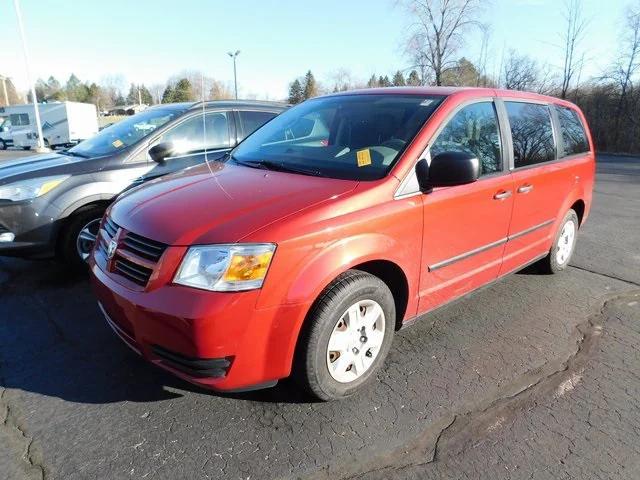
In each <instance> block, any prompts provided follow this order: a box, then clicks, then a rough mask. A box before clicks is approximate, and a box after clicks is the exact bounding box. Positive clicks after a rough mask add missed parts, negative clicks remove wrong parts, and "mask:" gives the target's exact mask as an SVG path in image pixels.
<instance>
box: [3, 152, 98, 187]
mask: <svg viewBox="0 0 640 480" xmlns="http://www.w3.org/2000/svg"><path fill="white" fill-rule="evenodd" d="M84 160H86V159H85V158H80V157H71V156H68V155H60V154H58V153H45V154H42V155H33V156H30V157H22V158H16V159H12V160H2V161H0V183H5V182H3V180H7V179H10V178H11V177H18V176H21V177H23V178H24V177H25V175H24V174H26V173H29V175H28V178H36V177H39V176H41V175H39V173H40V172H42V175H46V174H47V173H46V172H45V170H48V169H51V168H55V167H59V166H62V165H68V164H71V163H75V162H78V161H84Z"/></svg>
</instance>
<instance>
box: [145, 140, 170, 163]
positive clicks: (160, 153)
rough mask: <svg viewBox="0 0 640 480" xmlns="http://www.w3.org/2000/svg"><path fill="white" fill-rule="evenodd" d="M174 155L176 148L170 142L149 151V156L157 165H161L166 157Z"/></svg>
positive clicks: (155, 146)
mask: <svg viewBox="0 0 640 480" xmlns="http://www.w3.org/2000/svg"><path fill="white" fill-rule="evenodd" d="M175 154H176V148H175V145H174V144H173V143H172V142H164V143H159V144H157V145H154V146H153V147H151V148H150V149H149V156H150V157H151V159H152V160H153V161H154V162H156V163H159V164H163V163H164V161H165V160H166V159H167V157H170V156H172V155H175Z"/></svg>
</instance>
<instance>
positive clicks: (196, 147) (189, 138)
mask: <svg viewBox="0 0 640 480" xmlns="http://www.w3.org/2000/svg"><path fill="white" fill-rule="evenodd" d="M163 142H172V143H174V144H175V145H176V146H177V147H178V150H179V151H180V152H184V153H193V152H199V151H202V150H204V149H205V148H207V149H211V150H214V149H221V148H229V146H230V141H229V119H228V116H227V112H211V113H207V114H205V116H204V120H203V118H202V115H196V116H195V117H191V118H189V119H188V120H185V121H184V122H182V123H180V124H179V125H177V126H176V127H175V128H173V129H171V130H169V131H168V132H165V133H164V134H162V135H161V136H160V138H158V139H157V141H156V142H154V143H163Z"/></svg>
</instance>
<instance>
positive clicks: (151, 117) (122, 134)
mask: <svg viewBox="0 0 640 480" xmlns="http://www.w3.org/2000/svg"><path fill="white" fill-rule="evenodd" d="M184 111H185V109H183V108H152V109H149V110H146V111H144V112H141V113H138V114H136V115H133V116H131V117H129V118H126V119H124V120H121V121H119V122H117V123H114V124H113V125H111V126H110V127H107V128H105V129H104V130H102V131H101V132H99V133H98V134H97V135H96V136H94V137H91V138H90V139H88V140H85V141H84V142H80V143H79V144H78V145H76V146H75V147H73V148H71V149H69V152H71V153H72V154H76V155H78V156H81V157H100V156H102V155H110V154H112V153H115V152H117V151H118V150H122V149H123V148H126V147H129V146H131V145H133V144H134V143H136V142H137V141H139V140H141V139H142V138H144V137H146V136H147V135H149V134H150V133H151V132H153V131H154V130H155V129H156V128H159V127H161V126H162V125H164V124H165V123H167V122H170V121H171V120H173V119H174V118H176V117H178V116H180V115H181V114H182V113H183V112H184Z"/></svg>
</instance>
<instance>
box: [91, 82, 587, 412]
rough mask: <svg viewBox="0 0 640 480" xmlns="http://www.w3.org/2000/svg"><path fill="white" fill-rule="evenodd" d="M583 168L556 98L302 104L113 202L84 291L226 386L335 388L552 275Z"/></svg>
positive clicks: (366, 94)
mask: <svg viewBox="0 0 640 480" xmlns="http://www.w3.org/2000/svg"><path fill="white" fill-rule="evenodd" d="M165 147H166V148H164V150H165V151H166V152H171V151H172V146H171V145H166V146H165ZM166 161H171V159H170V158H169V159H167V160H166ZM594 170H595V157H594V149H593V143H592V140H591V137H590V134H589V130H588V128H587V126H586V122H585V119H584V116H583V115H582V113H581V112H580V110H579V109H578V108H577V107H575V106H574V105H572V104H571V103H568V102H566V101H562V100H558V99H555V98H551V97H546V96H541V95H535V94H530V93H523V92H515V91H505V90H495V89H482V88H471V89H457V88H385V89H372V90H363V91H356V92H345V93H339V94H335V95H329V96H325V97H319V98H315V99H312V100H308V101H306V102H304V103H302V104H301V105H298V106H296V107H294V108H291V109H290V110H288V111H286V112H284V113H282V114H281V115H280V116H278V117H276V118H275V119H273V120H271V121H270V122H268V123H267V124H266V125H265V126H263V127H262V128H260V129H259V130H257V131H256V132H255V133H254V134H253V135H251V136H250V137H248V138H247V139H246V140H245V141H244V142H242V143H241V144H240V145H239V146H237V147H236V148H235V149H234V150H233V151H231V153H230V154H228V155H227V156H226V157H225V158H223V159H222V161H219V162H215V163H210V164H208V165H203V166H199V167H194V168H190V169H188V170H185V171H182V172H181V173H178V174H176V175H172V176H170V177H165V178H164V179H161V180H158V181H153V182H151V183H149V184H147V185H145V186H142V187H139V188H137V189H134V190H132V191H131V192H129V193H127V194H125V195H124V196H122V197H121V198H120V199H119V200H118V201H116V202H115V204H113V205H112V206H111V208H110V209H109V211H108V212H107V213H106V215H105V218H104V219H103V221H102V225H101V229H100V233H99V239H98V242H97V244H96V248H95V250H94V253H93V257H92V260H91V264H90V265H91V271H92V282H93V285H94V289H95V292H96V294H97V297H98V300H99V305H100V308H101V310H102V312H103V313H104V316H105V317H106V320H107V322H108V324H109V325H110V326H111V327H112V328H113V330H114V331H115V332H116V333H117V334H118V335H119V336H120V337H121V338H122V340H123V341H124V342H125V343H126V344H127V345H128V346H129V347H131V348H132V349H133V350H135V351H136V352H138V353H139V354H140V355H142V356H144V357H145V358H147V359H148V360H150V361H151V362H153V363H155V364H156V365H158V366H160V367H162V368H164V369H166V370H169V371H171V372H173V373H174V374H175V375H177V376H179V377H181V378H183V379H185V380H188V381H190V382H193V383H195V384H198V385H201V386H204V387H208V388H212V389H215V390H219V391H242V390H250V389H254V388H261V387H266V386H271V385H274V384H275V383H276V382H277V381H278V380H279V379H282V378H285V377H288V376H290V375H293V376H294V377H295V378H296V379H297V380H298V381H299V382H300V384H301V385H302V386H304V387H305V388H306V389H307V390H308V391H309V392H311V393H312V394H313V395H315V396H316V397H318V398H320V399H323V400H329V399H336V398H342V397H346V396H348V395H350V394H353V393H354V392H356V391H357V390H359V389H360V388H361V387H362V386H363V385H364V384H365V383H367V382H369V381H371V380H372V378H374V376H375V374H376V372H377V370H378V369H379V368H380V367H381V365H382V363H383V361H384V359H385V357H386V355H387V353H388V351H389V348H390V347H391V343H392V340H393V335H394V332H395V331H396V330H397V329H399V328H401V327H403V326H406V325H408V324H410V323H412V322H414V321H415V320H417V319H419V318H420V317H422V316H424V315H425V314H428V313H429V312H430V311H431V310H433V309H435V308H437V307H439V306H441V305H443V304H446V303H447V302H450V301H452V300H454V299H456V298H458V297H461V296H463V295H465V294H467V293H469V292H472V291H473V290H476V289H478V288H479V287H482V286H483V285H486V284H488V283H490V282H493V281H495V280H497V279H500V278H501V277H504V276H505V275H507V274H509V273H511V272H514V271H517V270H519V269H522V268H523V267H524V266H526V265H528V264H531V263H533V262H539V263H540V265H541V270H544V271H547V272H549V273H555V272H558V271H560V270H563V269H564V268H565V267H566V266H567V264H568V263H569V261H570V259H571V255H572V253H573V250H574V246H575V242H576V236H577V232H578V228H579V227H580V226H581V225H582V223H583V222H584V221H585V220H586V218H587V215H588V213H589V208H590V204H591V196H592V189H593V182H594Z"/></svg>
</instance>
